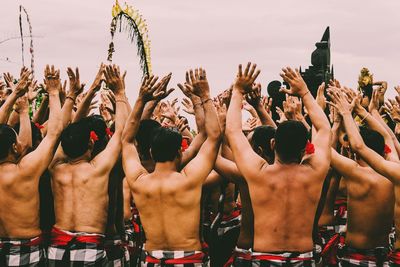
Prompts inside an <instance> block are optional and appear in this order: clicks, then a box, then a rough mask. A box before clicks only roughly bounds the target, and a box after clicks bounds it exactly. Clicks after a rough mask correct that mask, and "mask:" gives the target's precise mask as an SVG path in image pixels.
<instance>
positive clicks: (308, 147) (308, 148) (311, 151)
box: [306, 141, 315, 155]
mask: <svg viewBox="0 0 400 267" xmlns="http://www.w3.org/2000/svg"><path fill="white" fill-rule="evenodd" d="M314 152H315V148H314V145H313V144H312V143H310V141H307V144H306V154H307V155H311V154H314Z"/></svg>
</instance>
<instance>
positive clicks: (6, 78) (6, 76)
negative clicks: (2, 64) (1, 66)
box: [3, 72, 15, 91]
mask: <svg viewBox="0 0 400 267" xmlns="http://www.w3.org/2000/svg"><path fill="white" fill-rule="evenodd" d="M3 76H4V81H5V83H6V85H7V87H9V88H11V90H12V91H14V89H15V84H14V77H13V76H12V75H11V74H10V73H9V72H7V73H3Z"/></svg>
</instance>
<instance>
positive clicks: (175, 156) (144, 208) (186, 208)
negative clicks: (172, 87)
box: [122, 69, 221, 266]
mask: <svg viewBox="0 0 400 267" xmlns="http://www.w3.org/2000/svg"><path fill="white" fill-rule="evenodd" d="M154 79H155V78H153V77H150V78H148V79H147V78H146V79H145V81H144V82H143V84H142V87H141V88H140V92H139V97H138V99H137V101H136V103H135V106H134V108H133V111H132V113H131V115H130V117H129V119H128V122H127V125H126V127H125V131H124V136H123V151H122V153H123V155H122V157H123V166H124V170H125V174H126V177H127V179H128V184H129V187H130V189H131V190H132V193H133V196H134V199H135V203H136V206H137V208H138V210H139V212H140V218H141V222H142V225H143V228H144V230H145V232H146V244H145V245H146V246H145V252H146V258H145V260H144V261H145V264H148V265H146V266H161V265H162V266H164V264H171V265H175V264H183V263H187V264H193V265H192V266H205V264H206V260H207V259H206V258H207V257H206V255H205V254H204V253H203V252H202V251H201V250H202V247H201V243H200V236H199V225H200V199H201V188H202V183H203V182H204V180H205V179H206V178H207V176H208V174H209V173H210V172H211V170H212V168H213V166H214V163H215V159H216V157H217V153H218V147H219V144H220V134H221V131H220V127H219V125H218V119H217V114H216V112H215V108H214V105H213V103H212V99H211V98H210V89H209V86H208V82H207V78H206V73H205V71H204V70H202V69H199V70H197V69H196V70H195V72H194V73H193V71H190V84H188V83H187V84H185V87H187V88H190V89H191V90H193V93H195V94H196V95H197V96H199V97H200V99H201V102H202V105H203V107H204V111H205V118H206V120H205V121H206V123H205V129H206V133H207V139H206V141H205V142H204V143H203V145H202V146H201V148H200V151H199V152H198V153H197V155H196V157H195V158H193V159H192V160H191V161H190V162H189V163H188V164H187V165H186V166H185V167H184V168H183V170H182V171H180V172H179V169H180V166H181V160H182V152H181V143H182V136H181V134H180V133H178V132H175V131H173V130H170V129H167V128H159V129H158V130H157V131H156V132H155V133H154V137H153V140H152V143H151V156H152V158H153V160H154V161H155V162H156V166H155V170H154V172H153V173H150V174H149V173H148V172H147V171H146V169H145V168H144V167H143V166H142V165H141V163H140V159H139V156H138V153H137V150H136V147H135V144H134V138H135V134H136V131H137V121H138V120H139V118H140V116H141V113H142V112H143V108H144V105H145V103H146V102H147V101H149V100H151V99H152V98H154V97H155V96H156V95H157V94H158V86H157V85H155V81H154ZM150 264H151V265H150Z"/></svg>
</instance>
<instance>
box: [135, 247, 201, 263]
mask: <svg viewBox="0 0 400 267" xmlns="http://www.w3.org/2000/svg"><path fill="white" fill-rule="evenodd" d="M141 266H142V267H209V260H208V256H207V255H206V254H204V253H203V252H202V251H165V250H155V251H151V252H148V251H146V252H145V258H144V259H143V261H142V265H141Z"/></svg>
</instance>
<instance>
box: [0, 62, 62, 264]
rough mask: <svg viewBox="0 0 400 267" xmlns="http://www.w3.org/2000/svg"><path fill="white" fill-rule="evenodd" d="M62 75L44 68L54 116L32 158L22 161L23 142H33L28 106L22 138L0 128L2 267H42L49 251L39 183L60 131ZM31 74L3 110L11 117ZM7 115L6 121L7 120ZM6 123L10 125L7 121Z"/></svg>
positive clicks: (25, 75) (22, 116)
mask: <svg viewBox="0 0 400 267" xmlns="http://www.w3.org/2000/svg"><path fill="white" fill-rule="evenodd" d="M59 75H60V73H59V71H56V70H54V67H53V66H52V67H51V68H50V67H49V66H46V70H45V83H46V91H47V92H48V94H49V101H50V102H49V107H50V116H49V121H48V131H47V135H46V137H45V138H44V139H43V141H42V142H41V143H40V145H39V146H38V147H37V148H36V149H35V150H34V151H32V152H31V153H29V154H27V155H25V156H22V157H21V154H22V146H21V138H22V136H23V135H26V136H27V137H28V139H29V140H32V139H31V125H30V121H29V114H28V112H29V105H28V104H27V103H26V105H25V108H24V109H23V110H20V111H19V112H20V122H21V124H20V127H21V128H20V134H19V136H17V134H16V132H15V131H14V130H13V129H12V128H10V127H9V126H7V125H5V124H1V126H0V140H1V141H0V147H1V151H0V158H1V160H0V170H1V171H0V173H1V178H0V206H1V207H2V208H1V209H0V265H1V266H21V265H23V266H44V264H45V262H46V259H45V248H44V245H43V244H42V237H41V230H40V222H39V191H38V187H39V178H40V176H41V175H42V174H43V172H44V171H45V170H46V169H47V167H48V166H49V164H50V162H51V160H52V158H53V156H54V151H55V147H56V143H57V140H58V138H59V136H60V134H61V131H62V123H61V105H60V98H59V85H60V76H59ZM29 76H30V72H29V71H26V72H24V73H23V74H22V76H21V78H20V80H19V82H18V84H17V86H16V88H15V90H14V91H13V92H12V94H11V95H10V96H9V97H8V98H7V100H6V102H5V103H4V105H3V106H2V107H1V109H0V117H1V118H2V119H3V118H4V117H8V115H9V113H8V112H9V111H10V110H7V109H8V108H9V104H11V109H12V106H13V103H12V102H15V100H16V99H17V98H18V97H20V96H21V95H23V94H25V92H26V91H27V89H28V85H29V79H30V78H29ZM7 113H8V115H7ZM5 121H7V120H5Z"/></svg>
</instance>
